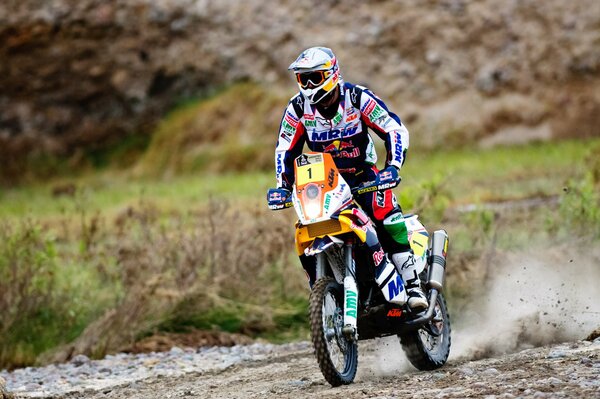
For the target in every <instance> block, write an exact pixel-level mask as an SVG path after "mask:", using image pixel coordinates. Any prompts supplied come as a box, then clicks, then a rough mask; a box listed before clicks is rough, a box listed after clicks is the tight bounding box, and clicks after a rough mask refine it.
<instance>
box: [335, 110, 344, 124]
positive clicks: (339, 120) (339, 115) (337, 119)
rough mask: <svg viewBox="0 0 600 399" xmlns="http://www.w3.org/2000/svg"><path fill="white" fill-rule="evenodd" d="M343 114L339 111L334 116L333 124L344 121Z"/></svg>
mask: <svg viewBox="0 0 600 399" xmlns="http://www.w3.org/2000/svg"><path fill="white" fill-rule="evenodd" d="M342 118H343V115H342V114H341V113H339V112H338V113H337V115H336V116H335V117H334V118H333V121H332V122H333V125H334V126H335V125H337V124H338V123H340V122H341V121H342Z"/></svg>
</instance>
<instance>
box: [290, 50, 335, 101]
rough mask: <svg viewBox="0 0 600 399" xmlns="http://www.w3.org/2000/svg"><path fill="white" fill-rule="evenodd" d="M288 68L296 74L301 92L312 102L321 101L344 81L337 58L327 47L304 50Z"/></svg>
mask: <svg viewBox="0 0 600 399" xmlns="http://www.w3.org/2000/svg"><path fill="white" fill-rule="evenodd" d="M288 69H290V70H293V71H294V73H295V74H296V80H297V81H298V86H299V87H300V92H301V93H302V94H303V95H304V97H306V98H307V99H308V101H309V102H310V103H311V104H316V103H318V102H319V101H321V100H322V99H323V98H324V97H325V96H326V95H327V94H328V93H330V92H332V91H333V90H335V88H336V87H337V85H339V84H341V83H342V76H341V75H340V70H339V66H338V63H337V59H336V58H335V55H334V54H333V51H331V50H330V49H328V48H327V47H311V48H309V49H306V50H304V51H303V52H302V53H301V54H300V55H299V56H298V58H296V61H294V62H292V64H291V65H290V67H289V68H288Z"/></svg>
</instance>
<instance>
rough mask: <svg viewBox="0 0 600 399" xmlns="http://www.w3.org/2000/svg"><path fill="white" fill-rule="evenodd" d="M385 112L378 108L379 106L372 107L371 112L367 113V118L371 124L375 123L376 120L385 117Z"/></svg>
mask: <svg viewBox="0 0 600 399" xmlns="http://www.w3.org/2000/svg"><path fill="white" fill-rule="evenodd" d="M384 114H385V110H384V109H383V108H382V107H380V106H379V105H375V107H373V110H372V111H371V112H367V115H368V116H369V120H370V121H371V122H375V120H376V119H379V118H381V117H382V116H385V115H384Z"/></svg>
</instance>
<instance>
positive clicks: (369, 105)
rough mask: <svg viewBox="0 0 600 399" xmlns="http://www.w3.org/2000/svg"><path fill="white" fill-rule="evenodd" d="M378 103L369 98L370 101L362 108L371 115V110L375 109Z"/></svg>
mask: <svg viewBox="0 0 600 399" xmlns="http://www.w3.org/2000/svg"><path fill="white" fill-rule="evenodd" d="M376 105H377V103H376V102H375V100H372V99H370V98H369V101H367V102H366V103H365V105H363V107H362V108H361V109H360V110H361V111H362V112H363V113H364V114H366V115H370V114H371V111H373V109H374V108H375V106H376Z"/></svg>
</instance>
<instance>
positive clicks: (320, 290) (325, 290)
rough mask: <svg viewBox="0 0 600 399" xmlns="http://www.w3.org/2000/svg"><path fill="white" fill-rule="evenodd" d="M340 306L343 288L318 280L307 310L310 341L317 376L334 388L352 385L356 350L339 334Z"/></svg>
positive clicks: (341, 315) (356, 364) (340, 325)
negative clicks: (318, 372)
mask: <svg viewBox="0 0 600 399" xmlns="http://www.w3.org/2000/svg"><path fill="white" fill-rule="evenodd" d="M343 303H344V289H343V286H342V285H340V284H338V283H337V282H336V281H335V280H334V279H333V278H331V277H323V278H320V279H319V280H318V281H317V282H316V283H315V285H314V286H313V288H312V292H311V294H310V307H309V311H310V314H309V317H310V332H311V338H312V342H313V345H314V348H315V356H316V358H317V362H318V363H319V368H320V369H321V373H323V376H324V377H325V379H326V380H327V382H329V383H330V384H331V385H332V386H334V387H337V386H340V385H347V384H350V383H352V381H354V377H355V376H356V369H357V366H358V346H357V344H356V342H355V341H349V340H348V339H347V338H346V337H345V336H344V334H342V327H343V324H344V322H343V320H344V315H343V310H344V307H343ZM333 307H335V309H333ZM324 308H325V309H324ZM324 310H325V317H324V315H323V313H324V312H323V311H324ZM337 352H339V353H337ZM340 355H341V358H340ZM332 357H333V358H332ZM336 363H338V365H337V366H336Z"/></svg>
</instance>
